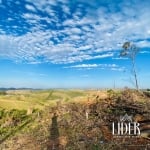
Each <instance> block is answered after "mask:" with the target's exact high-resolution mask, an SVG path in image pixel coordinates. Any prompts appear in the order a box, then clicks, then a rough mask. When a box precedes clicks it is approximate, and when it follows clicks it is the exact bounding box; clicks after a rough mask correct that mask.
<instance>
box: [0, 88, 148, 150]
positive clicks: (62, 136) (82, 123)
mask: <svg viewBox="0 0 150 150" xmlns="http://www.w3.org/2000/svg"><path fill="white" fill-rule="evenodd" d="M126 113H127V114H128V115H130V116H132V119H133V120H134V121H135V122H138V123H140V130H141V135H140V136H135V137H130V136H127V137H116V136H113V135H112V122H117V121H118V120H119V118H120V116H124V115H125V114H126ZM33 120H34V122H35V123H34V126H32V128H31V126H30V124H29V125H28V126H29V131H28V132H25V131H22V132H20V133H17V134H15V135H14V136H11V137H9V138H7V139H6V140H4V141H2V142H1V146H0V149H1V150H20V149H21V150H103V149H104V150H110V149H112V150H113V149H114V150H120V149H127V150H148V149H150V145H149V144H150V95H149V93H143V92H137V91H134V90H129V89H126V90H124V91H113V90H108V91H107V95H105V96H104V95H103V96H101V94H100V93H98V92H97V93H96V94H93V95H92V96H89V97H88V98H87V100H86V101H85V102H82V103H80V102H74V103H66V104H61V101H59V102H58V103H57V106H55V107H46V108H45V110H44V111H42V112H40V114H39V113H38V115H37V116H36V117H33Z"/></svg>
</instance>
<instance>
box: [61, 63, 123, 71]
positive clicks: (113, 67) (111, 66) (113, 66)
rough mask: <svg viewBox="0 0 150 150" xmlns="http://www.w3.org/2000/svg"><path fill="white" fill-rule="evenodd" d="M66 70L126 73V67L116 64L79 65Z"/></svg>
mask: <svg viewBox="0 0 150 150" xmlns="http://www.w3.org/2000/svg"><path fill="white" fill-rule="evenodd" d="M64 68H75V69H79V70H82V69H84V70H85V69H86V70H89V69H107V70H112V71H125V67H120V66H118V65H116V64H79V65H73V66H67V67H64Z"/></svg>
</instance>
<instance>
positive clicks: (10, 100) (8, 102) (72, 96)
mask: <svg viewBox="0 0 150 150" xmlns="http://www.w3.org/2000/svg"><path fill="white" fill-rule="evenodd" d="M90 93H91V92H88V91H83V90H76V91H75V90H41V91H28V90H27V91H17V90H16V91H7V94H6V95H0V107H2V108H5V109H28V108H30V107H32V108H38V109H42V108H44V107H45V106H53V105H55V104H56V102H57V101H60V100H61V102H73V101H76V100H81V101H82V100H84V99H85V98H87V97H86V96H87V95H88V94H90Z"/></svg>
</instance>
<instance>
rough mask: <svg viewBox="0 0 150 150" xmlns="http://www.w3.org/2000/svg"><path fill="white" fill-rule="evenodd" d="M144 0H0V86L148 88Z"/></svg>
mask: <svg viewBox="0 0 150 150" xmlns="http://www.w3.org/2000/svg"><path fill="white" fill-rule="evenodd" d="M149 8H150V1H149V0H128V1H127V0H122V1H121V0H91V1H87V0H41V1H38V0H0V67H1V71H0V87H31V88H113V87H114V85H115V86H116V87H118V88H122V87H125V86H129V87H133V83H132V82H133V81H134V80H133V79H132V75H131V71H130V68H131V67H130V60H129V59H125V58H120V57H119V52H120V50H121V47H122V45H123V43H124V42H126V41H131V42H133V43H134V44H136V45H137V46H138V47H139V48H140V52H139V54H138V55H137V59H136V63H137V64H136V65H137V72H138V79H139V85H140V87H141V88H149V87H150V85H149V84H150V71H149V66H148V65H149V60H150V49H149V48H150V17H149V16H150V11H149Z"/></svg>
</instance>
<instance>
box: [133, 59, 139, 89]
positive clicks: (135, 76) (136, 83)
mask: <svg viewBox="0 0 150 150" xmlns="http://www.w3.org/2000/svg"><path fill="white" fill-rule="evenodd" d="M132 70H133V75H134V79H135V87H136V90H137V91H139V86H138V80H137V74H136V70H135V61H134V59H132Z"/></svg>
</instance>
